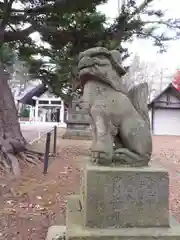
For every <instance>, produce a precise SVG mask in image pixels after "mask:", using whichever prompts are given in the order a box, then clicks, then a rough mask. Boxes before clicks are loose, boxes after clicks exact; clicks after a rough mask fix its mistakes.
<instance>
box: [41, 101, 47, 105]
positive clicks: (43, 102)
mask: <svg viewBox="0 0 180 240" xmlns="http://www.w3.org/2000/svg"><path fill="white" fill-rule="evenodd" d="M39 104H49V101H39Z"/></svg>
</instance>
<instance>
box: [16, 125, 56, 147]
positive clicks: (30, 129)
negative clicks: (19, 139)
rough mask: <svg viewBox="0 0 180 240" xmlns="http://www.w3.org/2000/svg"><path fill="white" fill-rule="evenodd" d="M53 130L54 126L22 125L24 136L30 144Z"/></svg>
mask: <svg viewBox="0 0 180 240" xmlns="http://www.w3.org/2000/svg"><path fill="white" fill-rule="evenodd" d="M52 129H53V126H49V125H43V124H38V125H35V124H33V125H30V124H21V130H22V133H23V136H24V138H25V139H26V140H27V142H29V143H31V142H33V141H35V140H37V139H39V138H40V137H41V136H43V135H44V134H46V133H47V132H49V131H51V130H52Z"/></svg>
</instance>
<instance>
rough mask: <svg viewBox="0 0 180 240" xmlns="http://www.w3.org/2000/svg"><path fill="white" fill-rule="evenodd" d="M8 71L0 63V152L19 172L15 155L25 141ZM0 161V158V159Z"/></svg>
mask: <svg viewBox="0 0 180 240" xmlns="http://www.w3.org/2000/svg"><path fill="white" fill-rule="evenodd" d="M8 78H9V75H8V73H7V72H6V71H5V70H4V68H3V65H2V64H1V65H0V152H1V155H3V157H4V158H5V159H6V160H7V162H8V164H9V165H10V167H11V168H12V170H13V171H15V174H19V169H18V160H17V158H16V155H17V154H18V153H20V152H22V151H24V150H25V147H26V141H25V139H24V137H23V135H22V133H21V129H20V124H19V121H18V113H17V109H16V106H15V102H14V98H13V95H12V93H11V89H10V87H9V85H8ZM0 161H2V159H1V160H0Z"/></svg>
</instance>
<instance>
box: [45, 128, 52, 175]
mask: <svg viewBox="0 0 180 240" xmlns="http://www.w3.org/2000/svg"><path fill="white" fill-rule="evenodd" d="M50 141H51V132H48V133H47V136H46V149H45V154H44V171H43V173H44V174H46V173H47V169H48V161H49V150H50Z"/></svg>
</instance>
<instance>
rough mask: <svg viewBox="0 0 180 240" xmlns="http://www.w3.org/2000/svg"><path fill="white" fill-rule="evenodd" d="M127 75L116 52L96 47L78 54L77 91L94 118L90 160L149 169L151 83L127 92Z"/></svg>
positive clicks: (83, 106)
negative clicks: (148, 100)
mask: <svg viewBox="0 0 180 240" xmlns="http://www.w3.org/2000/svg"><path fill="white" fill-rule="evenodd" d="M125 73H126V71H125V69H124V68H123V67H122V66H121V60H120V53H119V51H117V50H113V51H108V49H106V48H102V47H95V48H91V49H88V50H86V51H84V52H81V53H80V54H79V59H78V77H77V80H76V88H79V89H82V92H83V95H82V98H81V99H82V100H81V103H80V106H81V107H82V108H85V109H86V110H87V111H88V113H89V115H90V118H91V127H92V134H93V141H92V146H91V158H92V161H93V162H94V163H96V164H99V165H110V164H117V163H119V164H125V165H130V166H147V165H148V162H149V161H150V159H151V154H152V137H151V131H150V123H149V114H148V107H147V99H148V84H147V83H140V84H139V85H137V86H133V87H132V88H131V89H130V90H128V87H126V84H125V83H124V82H123V80H122V76H123V75H124V74H125Z"/></svg>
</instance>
